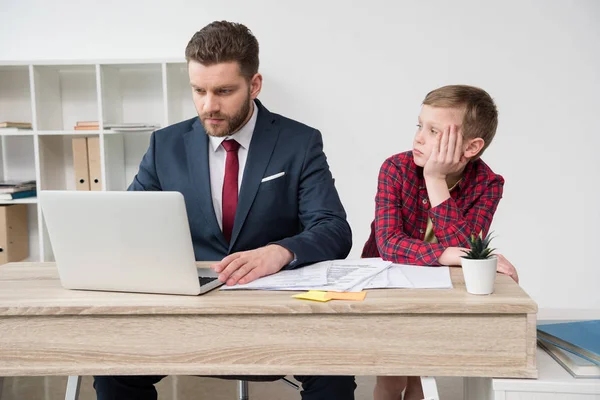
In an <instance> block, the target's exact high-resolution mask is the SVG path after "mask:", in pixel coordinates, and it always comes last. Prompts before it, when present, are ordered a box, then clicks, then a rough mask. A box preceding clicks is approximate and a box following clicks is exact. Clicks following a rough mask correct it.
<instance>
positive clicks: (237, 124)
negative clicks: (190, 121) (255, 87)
mask: <svg viewBox="0 0 600 400" xmlns="http://www.w3.org/2000/svg"><path fill="white" fill-rule="evenodd" d="M249 113H250V93H248V98H247V99H246V101H244V103H243V105H242V108H240V110H239V111H238V112H237V113H236V114H235V115H233V116H230V115H225V114H222V113H207V114H202V115H200V122H202V126H203V127H204V130H205V131H206V133H208V135H209V136H215V137H225V136H229V135H231V134H232V133H234V132H237V131H238V130H239V129H240V128H241V127H242V125H243V124H244V123H245V122H246V118H248V114H249ZM211 118H216V119H222V120H223V121H224V122H222V123H221V124H219V125H216V126H215V125H211V124H210V123H207V122H206V120H207V119H211Z"/></svg>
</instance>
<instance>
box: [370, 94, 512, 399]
mask: <svg viewBox="0 0 600 400" xmlns="http://www.w3.org/2000/svg"><path fill="white" fill-rule="evenodd" d="M497 126H498V112H497V110H496V105H495V104H494V101H493V100H492V98H491V97H490V95H489V94H488V93H487V92H485V91H484V90H482V89H479V88H476V87H472V86H464V85H451V86H444V87H441V88H439V89H436V90H434V91H432V92H430V93H428V94H427V96H426V97H425V100H424V101H423V107H422V109H421V113H420V115H419V122H418V125H417V132H416V134H415V138H414V143H413V150H412V151H408V152H405V153H400V154H396V155H394V156H392V157H390V158H388V159H387V160H386V161H385V162H384V163H383V166H382V167H381V170H380V173H379V178H378V185H377V195H376V198H375V220H374V221H373V223H372V224H371V234H370V237H369V239H368V240H367V243H366V244H365V246H364V249H363V253H362V257H381V258H383V259H384V260H388V261H393V262H395V263H402V264H412V265H460V257H461V256H462V255H463V254H464V253H463V250H465V248H466V247H468V239H469V238H470V236H471V235H472V234H476V235H479V234H480V233H481V234H482V235H484V236H485V235H486V234H487V233H488V230H489V228H490V224H491V223H492V217H493V215H494V212H495V211H496V208H497V207H498V203H499V202H500V199H501V198H502V188H503V185H504V179H503V178H502V177H501V176H500V175H497V174H495V173H494V172H493V171H492V170H491V169H490V168H489V167H488V166H487V165H486V164H485V163H484V162H483V161H482V160H481V159H480V157H481V155H482V154H483V152H484V151H485V149H486V148H487V147H488V146H489V145H490V143H491V142H492V139H493V138H494V135H495V134H496V128H497ZM498 271H499V272H502V273H505V274H507V275H509V276H511V277H512V278H513V279H514V280H515V281H517V282H518V276H517V273H516V270H515V268H514V267H513V266H512V264H510V262H508V261H507V260H506V258H504V257H503V256H501V255H498ZM407 383H408V385H407ZM420 386H421V385H420V379H419V377H409V378H407V377H389V376H388V377H378V378H377V385H376V387H375V393H374V397H375V400H384V399H398V398H400V397H399V396H400V395H401V392H402V390H404V388H405V387H406V393H405V395H404V399H405V400H409V399H413V398H414V399H422V398H423V394H422V389H421V387H420Z"/></svg>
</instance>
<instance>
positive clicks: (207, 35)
mask: <svg viewBox="0 0 600 400" xmlns="http://www.w3.org/2000/svg"><path fill="white" fill-rule="evenodd" d="M185 59H186V60H187V62H188V63H189V62H190V61H192V60H193V61H196V62H199V63H200V64H202V65H205V66H210V65H214V64H219V63H225V62H232V61H237V62H238V63H239V65H240V72H241V74H242V75H243V76H245V77H246V78H248V79H250V78H252V77H253V76H254V75H255V74H256V73H257V72H258V41H257V40H256V37H254V35H253V34H252V32H250V30H249V29H248V28H247V27H246V26H244V25H242V24H239V23H235V22H228V21H215V22H212V23H210V24H208V25H206V26H205V27H204V28H202V29H201V30H199V31H198V32H196V33H195V34H194V36H192V39H191V40H190V42H189V43H188V45H187V47H186V48H185Z"/></svg>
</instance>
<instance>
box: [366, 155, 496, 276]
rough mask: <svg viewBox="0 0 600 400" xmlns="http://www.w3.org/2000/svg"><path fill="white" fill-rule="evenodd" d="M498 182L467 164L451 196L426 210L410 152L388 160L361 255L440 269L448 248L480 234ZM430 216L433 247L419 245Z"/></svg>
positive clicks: (478, 164) (482, 167)
mask: <svg viewBox="0 0 600 400" xmlns="http://www.w3.org/2000/svg"><path fill="white" fill-rule="evenodd" d="M503 186H504V179H503V178H502V176H500V175H496V174H494V172H492V170H491V169H490V167H488V166H487V164H486V163H484V162H483V161H482V160H480V159H478V160H476V161H473V162H470V163H468V164H467V166H466V167H465V170H464V173H463V178H462V180H461V181H460V182H459V183H458V186H457V187H456V189H454V190H453V191H452V192H451V193H450V195H451V197H450V198H449V199H447V200H446V201H444V202H443V203H441V204H440V205H438V206H437V207H434V208H430V203H429V198H428V195H427V188H426V187H425V179H424V178H423V168H420V167H418V166H417V165H416V164H415V163H414V161H413V155H412V152H411V151H408V152H405V153H400V154H396V155H395V156H392V157H390V158H388V159H387V160H386V161H385V162H384V163H383V165H382V166H381V170H380V172H379V178H378V184H377V195H376V197H375V220H374V221H373V223H372V224H371V235H370V236H369V239H368V240H367V243H366V244H365V247H364V249H363V252H362V257H381V258H383V259H384V260H388V261H392V262H395V263H401V264H413V265H440V263H439V261H438V258H439V257H440V256H441V255H442V253H443V252H444V250H445V249H446V248H448V247H468V239H469V237H470V236H471V234H479V232H483V235H486V234H487V232H488V230H489V228H490V224H491V223H492V217H493V216H494V212H495V211H496V208H497V207H498V203H499V202H500V199H501V198H502V188H503ZM427 217H430V218H431V221H432V223H433V231H434V233H435V236H436V238H437V239H438V243H428V242H425V241H423V238H424V236H425V230H426V228H427Z"/></svg>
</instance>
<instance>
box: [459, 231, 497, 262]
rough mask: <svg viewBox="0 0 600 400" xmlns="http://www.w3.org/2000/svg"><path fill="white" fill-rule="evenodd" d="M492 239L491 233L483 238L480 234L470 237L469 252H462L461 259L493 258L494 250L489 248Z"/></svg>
mask: <svg viewBox="0 0 600 400" xmlns="http://www.w3.org/2000/svg"><path fill="white" fill-rule="evenodd" d="M492 239H493V237H492V232H490V233H488V234H487V236H486V237H485V238H482V235H481V233H480V234H479V235H471V239H470V240H469V245H470V250H469V251H465V252H464V253H465V255H464V256H463V258H467V259H469V260H486V259H488V258H491V257H493V256H494V254H493V252H494V250H496V249H492V248H490V242H491V241H492Z"/></svg>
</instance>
